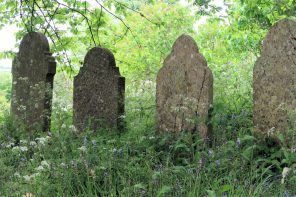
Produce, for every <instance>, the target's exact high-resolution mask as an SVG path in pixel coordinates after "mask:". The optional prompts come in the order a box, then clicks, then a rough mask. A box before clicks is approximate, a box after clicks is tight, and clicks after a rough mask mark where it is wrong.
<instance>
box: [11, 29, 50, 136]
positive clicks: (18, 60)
mask: <svg viewBox="0 0 296 197" xmlns="http://www.w3.org/2000/svg"><path fill="white" fill-rule="evenodd" d="M55 73H56V62H55V60H54V58H53V57H52V54H51V53H50V52H49V44H48V41H47V38H46V37H45V36H44V35H43V34H41V33H36V32H30V33H28V34H27V35H25V36H24V38H23V40H22V41H21V44H20V49H19V53H18V54H17V55H16V57H15V59H14V61H13V64H12V75H13V80H12V100H11V114H12V117H13V121H14V124H15V125H16V126H17V127H19V128H22V129H24V130H27V131H28V132H29V133H34V132H37V131H49V130H50V120H51V119H50V117H51V103H52V89H53V78H54V75H55Z"/></svg>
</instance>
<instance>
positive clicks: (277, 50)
mask: <svg viewBox="0 0 296 197" xmlns="http://www.w3.org/2000/svg"><path fill="white" fill-rule="evenodd" d="M253 72H254V73H253V88H254V95H253V97H254V100H253V104H254V105H253V107H254V119H253V121H254V127H255V131H256V132H259V133H263V134H268V135H270V134H272V133H273V132H274V131H280V132H285V131H286V130H287V129H289V128H291V126H292V122H291V120H290V119H289V113H290V112H291V110H295V109H296V22H295V21H293V20H289V19H284V20H281V21H279V22H278V23H276V24H275V25H274V26H273V27H272V28H271V29H270V31H269V32H268V34H267V36H266V37H265V39H264V41H263V47H262V54H261V57H260V58H259V59H258V60H257V61H256V63H255V67H254V70H253Z"/></svg>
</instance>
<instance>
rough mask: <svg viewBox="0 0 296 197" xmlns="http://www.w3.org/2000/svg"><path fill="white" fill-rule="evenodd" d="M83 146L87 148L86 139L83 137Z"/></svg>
mask: <svg viewBox="0 0 296 197" xmlns="http://www.w3.org/2000/svg"><path fill="white" fill-rule="evenodd" d="M83 146H87V138H86V137H84V139H83Z"/></svg>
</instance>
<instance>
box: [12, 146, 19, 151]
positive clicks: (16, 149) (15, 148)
mask: <svg viewBox="0 0 296 197" xmlns="http://www.w3.org/2000/svg"><path fill="white" fill-rule="evenodd" d="M18 150H20V147H19V146H15V147H13V148H12V151H18Z"/></svg>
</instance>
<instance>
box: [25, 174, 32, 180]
mask: <svg viewBox="0 0 296 197" xmlns="http://www.w3.org/2000/svg"><path fill="white" fill-rule="evenodd" d="M23 178H24V179H25V181H30V180H31V176H29V175H25V176H23Z"/></svg>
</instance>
